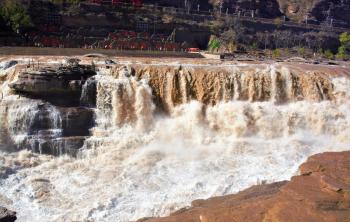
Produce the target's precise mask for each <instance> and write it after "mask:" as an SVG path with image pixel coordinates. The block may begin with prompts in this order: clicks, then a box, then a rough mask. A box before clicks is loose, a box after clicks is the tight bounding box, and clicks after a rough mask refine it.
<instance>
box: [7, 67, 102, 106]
mask: <svg viewBox="0 0 350 222" xmlns="http://www.w3.org/2000/svg"><path fill="white" fill-rule="evenodd" d="M94 75H96V72H95V71H94V68H93V67H92V66H85V65H78V64H77V65H67V66H58V65H51V66H46V67H39V68H35V67H34V68H29V69H27V70H24V71H22V72H21V73H19V75H18V80H17V81H16V82H14V83H12V84H10V88H12V89H13V90H15V91H16V92H17V93H20V94H24V95H27V96H33V97H37V98H40V99H44V100H49V101H51V102H55V103H57V101H60V99H61V100H62V101H63V103H67V100H68V102H70V103H75V104H77V103H78V102H79V99H80V95H81V91H82V86H83V85H84V83H85V81H86V80H87V79H88V78H90V77H92V76H94ZM61 105H62V104H61Z"/></svg>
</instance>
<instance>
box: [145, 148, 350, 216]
mask: <svg viewBox="0 0 350 222" xmlns="http://www.w3.org/2000/svg"><path fill="white" fill-rule="evenodd" d="M299 169H300V175H299V176H295V177H292V179H291V181H288V182H287V181H285V182H278V183H273V184H267V185H257V186H253V187H251V188H249V189H247V190H244V191H242V192H239V193H237V194H234V195H228V196H222V197H214V198H210V199H208V200H196V201H193V202H192V206H191V207H190V208H188V209H182V210H179V211H177V212H175V213H173V214H171V215H170V216H169V217H165V218H144V219H141V220H139V222H141V221H142V222H178V221H186V222H227V221H235V222H239V221H242V222H243V221H250V222H254V221H259V222H260V221H261V222H280V221H284V222H300V221H309V222H313V221H314V222H326V221H327V222H328V221H329V222H330V221H332V222H333V221H338V222H345V221H350V151H348V152H340V153H323V154H317V155H314V156H311V157H310V158H309V159H308V160H307V162H306V163H304V164H302V165H301V166H300V168H299Z"/></svg>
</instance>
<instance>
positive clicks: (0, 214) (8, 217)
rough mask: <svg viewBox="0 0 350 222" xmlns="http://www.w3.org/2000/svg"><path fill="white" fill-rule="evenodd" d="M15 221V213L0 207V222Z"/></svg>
mask: <svg viewBox="0 0 350 222" xmlns="http://www.w3.org/2000/svg"><path fill="white" fill-rule="evenodd" d="M16 220H17V217H16V212H14V211H11V210H8V209H6V208H5V207H1V206H0V222H14V221H16Z"/></svg>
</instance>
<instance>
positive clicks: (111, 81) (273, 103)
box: [0, 65, 350, 222]
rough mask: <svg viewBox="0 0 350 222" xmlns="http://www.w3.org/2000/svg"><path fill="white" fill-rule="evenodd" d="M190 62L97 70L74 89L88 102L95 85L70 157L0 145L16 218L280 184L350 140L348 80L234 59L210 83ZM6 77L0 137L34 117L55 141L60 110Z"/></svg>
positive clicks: (119, 214)
mask: <svg viewBox="0 0 350 222" xmlns="http://www.w3.org/2000/svg"><path fill="white" fill-rule="evenodd" d="M211 68H212V69H214V70H215V67H214V68H213V67H211ZM154 69H155V68H154ZM191 69H194V68H193V67H192V68H191V67H190V68H188V70H187V71H186V69H179V70H178V71H176V72H171V71H164V70H163V71H162V74H159V73H158V74H157V73H156V74H154V73H155V71H154V70H153V71H152V69H151V70H148V71H145V70H143V71H142V70H141V71H140V70H136V71H134V72H135V73H133V72H132V71H130V69H129V68H128V67H120V68H117V69H115V70H113V71H110V70H105V69H100V71H99V73H98V75H96V76H94V79H93V81H94V82H95V84H96V85H94V84H89V83H87V84H85V85H84V87H85V88H83V91H82V92H83V94H82V98H81V99H82V100H83V101H86V100H89V99H86V98H85V97H87V96H90V97H91V93H89V89H88V88H89V87H93V86H92V85H94V86H95V88H96V95H95V96H96V98H95V100H96V106H95V107H94V108H92V109H93V111H94V123H95V124H94V127H93V128H91V129H90V135H91V136H89V137H87V138H86V140H85V142H84V144H83V147H82V148H81V150H80V152H79V153H78V155H77V157H70V156H67V155H62V156H56V157H55V156H51V155H42V154H40V150H39V153H33V152H32V151H28V150H22V151H15V152H5V151H2V152H1V153H0V205H3V206H5V207H9V208H11V209H13V210H15V211H17V215H18V217H19V220H18V221H120V222H126V221H132V220H137V219H139V218H142V217H149V216H160V215H167V214H169V213H171V212H173V211H175V210H177V209H180V208H182V207H186V206H189V205H190V203H191V201H193V200H195V199H202V198H209V197H212V196H218V195H226V194H231V193H235V192H238V191H240V190H242V189H245V188H248V187H249V186H252V185H255V184H259V183H265V182H274V181H280V180H287V179H289V178H290V177H291V176H293V175H295V174H297V172H298V166H299V165H300V164H301V163H302V162H303V161H305V159H306V158H307V157H308V156H310V155H312V154H315V153H320V152H325V151H341V150H346V149H349V147H350V146H349V145H350V111H349V107H350V99H349V98H350V79H348V78H347V77H346V76H341V75H334V76H332V75H327V73H326V74H320V73H304V74H300V73H294V72H293V70H291V68H290V67H288V68H287V67H281V66H275V65H265V66H262V67H258V68H256V70H253V71H251V70H250V71H245V70H244V69H241V67H240V66H238V65H237V66H232V67H229V72H231V73H229V74H227V73H211V72H210V73H209V71H208V73H207V76H209V77H210V75H211V76H212V78H213V79H210V78H209V77H207V76H201V75H202V74H200V73H198V72H199V71H198V70H195V71H193V72H192V71H191ZM203 69H204V68H203ZM189 70H190V71H189ZM3 72H4V73H5V71H3ZM158 72H160V71H159V70H158ZM196 72H197V73H196ZM4 73H3V74H2V75H8V77H7V78H6V80H5V81H3V82H2V89H1V90H2V94H3V95H4V98H3V99H2V101H1V110H2V111H1V114H2V115H1V117H0V120H1V121H2V122H1V129H0V136H1V138H0V142H1V143H3V144H6V141H8V140H12V141H14V143H15V145H16V144H17V146H18V144H22V143H23V141H24V140H25V138H27V134H28V133H29V132H31V129H32V126H33V125H35V122H40V121H41V120H40V118H39V117H40V116H45V118H46V119H49V121H47V122H49V127H48V128H49V129H50V130H49V132H47V131H45V132H46V133H49V134H50V136H51V137H52V138H56V137H57V138H60V136H61V133H62V132H61V128H62V124H63V123H62V122H63V121H64V120H63V118H62V117H61V116H60V112H59V110H58V108H57V107H55V106H54V105H50V104H46V106H44V108H41V109H40V110H37V109H36V108H35V107H42V106H40V105H38V103H42V101H39V100H34V99H29V98H25V97H19V96H17V95H13V94H11V93H10V92H9V90H8V84H9V83H10V82H11V81H15V80H16V77H15V76H12V77H11V75H13V74H9V73H12V72H11V71H7V73H5V74H4ZM174 73H175V74H174ZM206 78H209V79H206ZM91 81H92V80H91ZM200 81H202V82H200ZM211 81H212V82H213V83H211ZM38 112H41V113H43V114H40V115H39V117H38ZM35 133H37V132H35ZM51 137H50V138H51ZM31 138H33V136H32V137H31ZM31 141H32V140H31ZM35 141H37V140H35ZM55 146H58V147H55V148H54V149H60V148H61V147H62V146H64V144H62V143H58V145H57V144H56V145H55ZM5 148H6V147H4V148H3V150H5ZM8 149H10V148H8ZM11 149H12V151H13V150H16V148H11Z"/></svg>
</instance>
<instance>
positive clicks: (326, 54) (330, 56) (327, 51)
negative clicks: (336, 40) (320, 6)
mask: <svg viewBox="0 0 350 222" xmlns="http://www.w3.org/2000/svg"><path fill="white" fill-rule="evenodd" d="M324 56H325V57H326V58H327V59H334V55H333V53H332V51H331V50H329V49H327V50H326V51H324Z"/></svg>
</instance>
